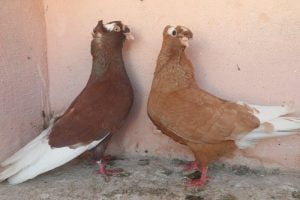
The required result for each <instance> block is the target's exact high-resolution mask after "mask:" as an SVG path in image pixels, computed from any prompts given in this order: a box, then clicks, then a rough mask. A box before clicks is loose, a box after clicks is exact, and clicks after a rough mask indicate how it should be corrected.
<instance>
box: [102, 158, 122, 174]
mask: <svg viewBox="0 0 300 200" xmlns="http://www.w3.org/2000/svg"><path fill="white" fill-rule="evenodd" d="M97 164H98V165H99V170H98V174H103V175H106V176H112V175H118V174H120V173H122V172H123V169H111V170H108V169H106V161H103V160H100V161H97Z"/></svg>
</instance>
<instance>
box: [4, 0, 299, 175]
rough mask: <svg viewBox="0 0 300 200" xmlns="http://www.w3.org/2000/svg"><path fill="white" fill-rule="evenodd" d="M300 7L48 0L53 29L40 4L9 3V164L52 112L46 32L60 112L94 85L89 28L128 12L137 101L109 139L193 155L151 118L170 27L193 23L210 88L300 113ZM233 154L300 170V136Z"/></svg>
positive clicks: (129, 147) (202, 78) (233, 0)
mask: <svg viewBox="0 0 300 200" xmlns="http://www.w3.org/2000/svg"><path fill="white" fill-rule="evenodd" d="M296 8H297V1H288V3H287V2H286V1H283V0H278V1H272V0H262V1H260V2H259V3H257V1H256V3H255V2H254V1H251V0H246V1H240V0H225V1H211V0H202V1H196V0H194V1H193V0H188V1H172V0H165V1H158V0H152V1H148V0H143V1H139V0H136V1H129V0H124V1H99V0H88V1H73V0H60V1H58V0H56V1H55V0H44V9H45V15H46V24H47V30H46V28H45V21H44V9H43V5H42V3H41V1H38V0H32V1H21V0H20V1H17V0H16V1H8V0H7V1H2V2H1V7H0V27H1V31H0V55H1V57H0V58H1V59H0V75H1V76H0V82H1V84H0V111H1V112H0V127H1V134H0V148H1V149H0V150H1V151H0V152H1V153H0V161H1V160H3V159H4V158H5V157H7V156H9V155H10V154H11V153H13V151H15V150H17V149H18V148H20V147H21V146H22V145H24V144H25V143H26V142H27V141H28V140H30V139H31V138H32V137H33V136H34V135H36V134H38V133H39V131H40V130H41V126H42V123H43V121H42V118H41V111H42V110H45V109H46V110H47V109H48V107H47V105H48V103H47V100H49V99H48V98H47V94H48V93H47V91H48V90H47V88H48V87H47V86H48V85H47V84H48V81H47V77H48V76H47V60H46V55H45V52H46V34H47V43H48V47H47V51H48V55H47V56H48V66H49V80H50V101H51V108H52V110H53V111H55V112H56V113H58V112H61V111H63V110H64V109H65V108H66V107H67V106H68V105H69V104H70V102H71V101H72V100H73V99H74V98H75V97H76V96H77V94H78V93H79V92H80V90H81V89H82V88H83V86H84V85H85V83H86V80H87V78H88V75H89V73H90V69H91V56H90V54H89V51H90V47H89V44H90V40H91V35H90V33H91V30H92V28H93V27H94V26H95V24H96V22H97V20H99V19H104V20H105V21H110V20H116V19H121V20H123V21H124V22H125V23H127V24H129V25H130V27H131V29H132V32H133V33H134V34H135V36H136V41H134V42H132V43H130V44H127V45H126V47H125V53H124V57H125V60H126V64H127V69H128V72H129V75H130V77H131V80H132V82H133V84H134V87H135V92H136V102H135V106H134V108H133V111H132V113H131V116H130V120H129V122H130V123H128V125H127V127H125V128H124V129H123V130H122V131H121V133H120V134H118V135H116V137H114V140H113V142H112V144H111V145H110V148H109V151H110V152H112V153H120V154H125V155H135V154H150V155H159V156H168V157H190V158H191V153H190V152H189V150H188V149H186V148H185V147H183V146H181V145H179V144H176V143H175V142H173V141H172V140H170V139H169V138H167V137H166V136H164V135H162V134H161V133H160V132H159V131H158V130H156V128H155V127H154V126H153V125H152V123H151V122H150V121H149V119H148V117H147V115H146V101H147V95H148V92H149V89H150V85H151V81H152V75H153V71H154V67H155V61H156V57H157V55H158V52H159V49H160V47H161V39H162V38H161V34H162V29H163V27H164V26H165V25H167V24H173V25H176V24H182V25H185V26H187V27H189V28H191V29H192V30H193V32H194V40H192V41H191V47H190V49H188V55H189V56H190V58H191V59H192V61H193V63H194V64H195V67H196V74H197V78H198V82H199V84H200V85H201V87H203V88H205V89H207V90H208V91H210V92H212V93H214V94H216V95H218V96H220V97H223V98H226V99H229V100H233V101H235V100H244V101H247V102H250V103H255V104H280V103H281V102H282V101H289V100H293V101H295V102H296V103H297V114H298V115H300V103H299V102H300V101H299V100H300V92H299V85H300V67H299V63H300V62H299V61H300V57H299V52H300V45H299V42H300V38H299V34H300V29H299V28H298V26H297V25H298V24H297V22H298V19H299V17H300V13H299V12H297V11H296ZM45 30H46V32H45ZM238 68H240V70H238ZM8 144H9V145H8ZM146 150H147V152H148V153H146V152H145V151H146ZM230 161H231V162H235V163H250V164H252V165H264V166H270V165H274V164H276V165H278V164H279V165H280V166H283V167H286V168H291V169H300V140H299V136H291V137H287V138H278V139H272V140H268V141H265V142H262V143H260V144H259V145H258V146H257V148H256V149H254V150H249V151H246V152H245V151H244V152H237V156H236V157H235V159H233V160H230Z"/></svg>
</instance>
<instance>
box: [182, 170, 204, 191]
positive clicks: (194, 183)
mask: <svg viewBox="0 0 300 200" xmlns="http://www.w3.org/2000/svg"><path fill="white" fill-rule="evenodd" d="M206 181H207V167H203V168H202V170H201V177H200V178H199V179H195V180H192V181H189V182H187V183H186V184H185V185H186V186H189V187H190V186H194V187H203V186H204V185H205V183H206Z"/></svg>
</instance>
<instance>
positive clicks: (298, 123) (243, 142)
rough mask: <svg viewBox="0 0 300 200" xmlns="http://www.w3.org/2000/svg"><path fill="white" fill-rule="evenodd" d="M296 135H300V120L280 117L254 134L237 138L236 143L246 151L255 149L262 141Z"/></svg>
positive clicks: (254, 131) (253, 132)
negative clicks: (250, 148) (258, 142)
mask: <svg viewBox="0 0 300 200" xmlns="http://www.w3.org/2000/svg"><path fill="white" fill-rule="evenodd" d="M265 126H267V128H266V127H265ZM295 134H300V118H297V117H279V118H276V119H273V120H270V121H268V122H264V123H262V124H261V125H260V127H258V128H257V129H255V130H253V131H252V132H250V133H248V134H246V135H244V136H242V137H240V138H237V139H236V140H235V143H236V145H237V146H238V147H239V148H240V149H245V148H249V147H253V146H254V145H255V144H256V143H257V141H258V140H261V139H265V138H272V137H282V136H288V135H295Z"/></svg>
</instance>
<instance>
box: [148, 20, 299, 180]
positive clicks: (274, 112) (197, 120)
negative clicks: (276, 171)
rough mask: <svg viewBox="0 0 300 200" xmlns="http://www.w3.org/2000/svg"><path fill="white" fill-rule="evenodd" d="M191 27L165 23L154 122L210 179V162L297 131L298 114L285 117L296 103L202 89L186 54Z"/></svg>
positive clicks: (151, 103)
mask: <svg viewBox="0 0 300 200" xmlns="http://www.w3.org/2000/svg"><path fill="white" fill-rule="evenodd" d="M192 36H193V34H192V32H191V31H190V30H189V29H188V28H186V27H184V26H177V27H172V26H167V27H166V28H165V29H164V32H163V43H162V48H161V51H160V54H159V56H158V59H157V66H156V69H155V73H154V78H153V82H152V88H151V92H150V95H149V100H148V114H149V117H150V119H151V120H152V121H153V123H154V124H155V125H156V126H157V127H158V128H159V129H160V130H161V131H162V132H163V133H164V134H166V135H168V136H169V137H171V138H172V139H174V140H175V141H177V142H179V143H181V144H184V145H187V146H188V147H189V148H190V149H191V151H192V152H193V154H194V156H195V158H196V161H195V162H193V163H192V164H191V165H188V167H187V168H188V169H193V168H194V169H195V168H196V169H199V170H200V171H201V172H202V173H201V178H199V179H196V180H193V181H192V182H191V183H188V185H196V186H202V185H204V184H205V182H206V174H207V166H208V164H209V163H210V162H211V161H213V160H216V159H218V158H220V157H222V156H225V155H230V154H232V152H233V151H234V150H235V149H237V148H240V149H244V148H248V147H252V146H254V144H255V143H256V141H257V140H260V139H264V138H269V137H277V136H285V135H291V134H297V133H299V132H297V131H299V129H300V118H297V117H281V116H283V115H286V114H288V113H291V112H293V111H294V110H293V108H292V104H287V105H285V106H257V105H250V104H246V103H243V102H236V103H235V102H230V101H226V100H223V99H220V98H218V97H216V96H214V95H211V94H209V93H208V92H206V91H204V90H202V89H200V88H199V86H198V84H197V82H196V80H195V76H194V69H193V65H192V63H191V61H190V60H189V59H188V57H187V56H186V54H185V51H184V50H185V48H186V47H187V46H188V40H189V39H191V38H192Z"/></svg>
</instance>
